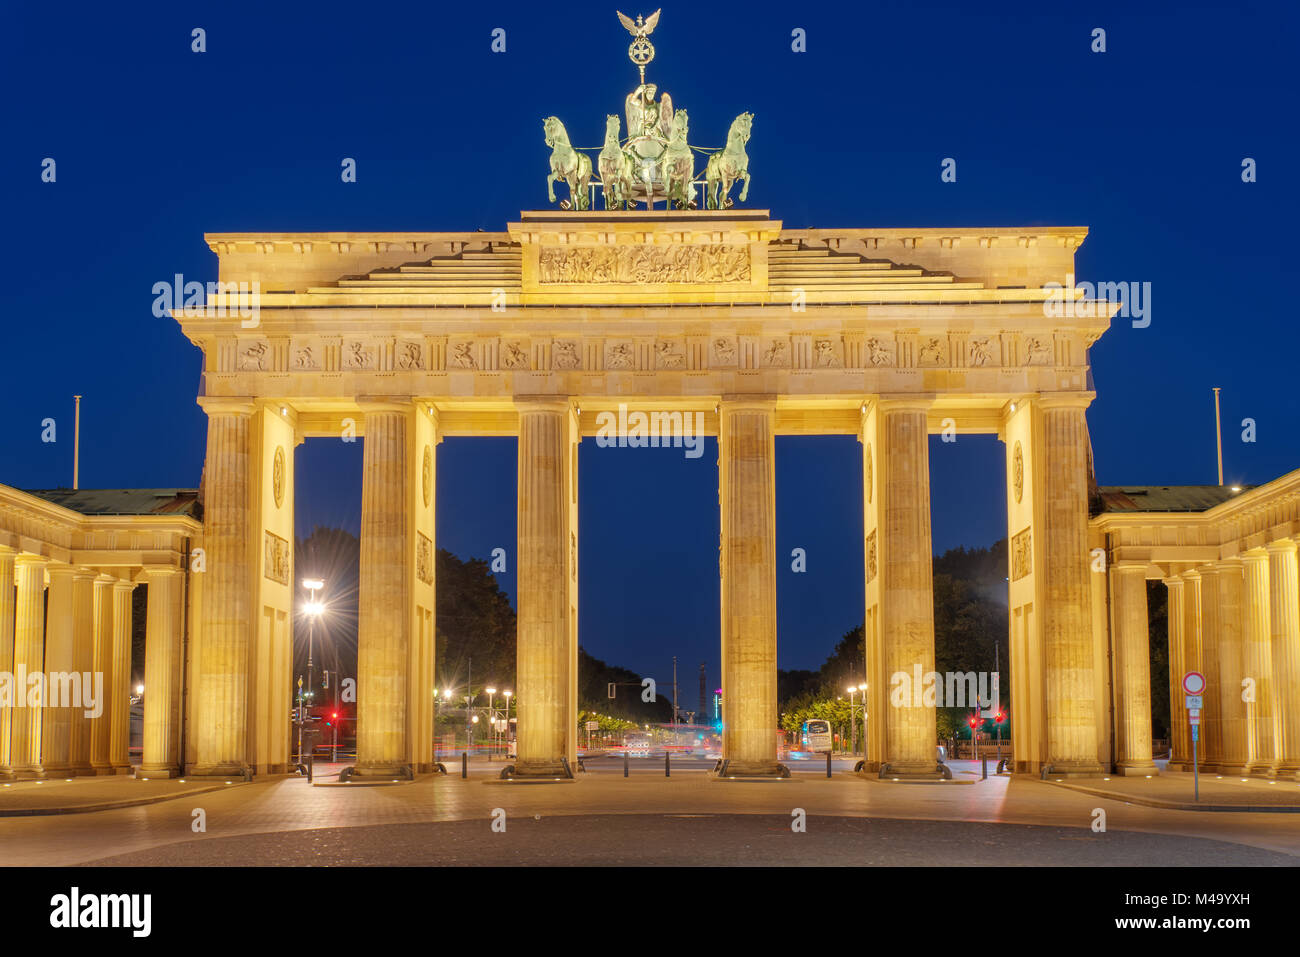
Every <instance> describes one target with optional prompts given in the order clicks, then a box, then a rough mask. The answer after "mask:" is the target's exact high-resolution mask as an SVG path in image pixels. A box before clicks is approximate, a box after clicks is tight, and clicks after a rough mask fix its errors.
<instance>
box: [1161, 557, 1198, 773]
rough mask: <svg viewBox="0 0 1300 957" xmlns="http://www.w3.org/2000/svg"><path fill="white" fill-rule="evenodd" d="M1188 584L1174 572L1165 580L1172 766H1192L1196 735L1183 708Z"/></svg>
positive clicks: (1173, 767)
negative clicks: (1191, 729)
mask: <svg viewBox="0 0 1300 957" xmlns="http://www.w3.org/2000/svg"><path fill="white" fill-rule="evenodd" d="M1186 587H1187V583H1186V582H1185V581H1183V579H1182V578H1181V577H1180V576H1178V575H1174V576H1172V577H1170V578H1166V579H1165V589H1166V592H1167V594H1166V597H1165V608H1166V609H1167V616H1168V622H1169V635H1168V638H1169V769H1170V770H1181V769H1183V768H1184V767H1190V766H1191V761H1192V736H1191V733H1190V728H1189V727H1188V724H1187V709H1186V708H1185V707H1183V674H1184V673H1185V672H1186V671H1187V662H1186V653H1187V651H1186V649H1187V636H1186V626H1185V624H1184V622H1185V620H1186V606H1187V602H1186V600H1185V599H1184V597H1183V595H1184V591H1185V589H1186Z"/></svg>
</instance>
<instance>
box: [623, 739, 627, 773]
mask: <svg viewBox="0 0 1300 957" xmlns="http://www.w3.org/2000/svg"><path fill="white" fill-rule="evenodd" d="M623 777H627V745H624V746H623Z"/></svg>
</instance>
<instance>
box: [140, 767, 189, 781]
mask: <svg viewBox="0 0 1300 957" xmlns="http://www.w3.org/2000/svg"><path fill="white" fill-rule="evenodd" d="M135 776H136V778H178V777H180V776H181V772H180V770H179V769H178V768H177V767H176V765H174V764H169V765H166V766H160V767H146V766H145V765H143V764H142V765H140V767H138V768H136V769H135Z"/></svg>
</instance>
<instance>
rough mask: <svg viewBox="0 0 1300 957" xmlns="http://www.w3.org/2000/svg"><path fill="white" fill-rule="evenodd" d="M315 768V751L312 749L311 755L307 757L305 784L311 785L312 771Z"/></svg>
mask: <svg viewBox="0 0 1300 957" xmlns="http://www.w3.org/2000/svg"><path fill="white" fill-rule="evenodd" d="M315 767H316V749H315V748H314V747H313V748H312V749H311V753H310V754H308V755H307V783H308V784H311V775H312V771H313V770H314V769H315Z"/></svg>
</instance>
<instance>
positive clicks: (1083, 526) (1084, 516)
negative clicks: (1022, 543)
mask: <svg viewBox="0 0 1300 957" xmlns="http://www.w3.org/2000/svg"><path fill="white" fill-rule="evenodd" d="M1088 401H1089V400H1088V398H1087V397H1084V396H1050V397H1044V398H1042V399H1039V400H1038V406H1039V408H1040V409H1041V412H1042V440H1043V482H1044V486H1045V488H1044V503H1043V528H1042V535H1043V542H1042V545H1043V548H1042V551H1041V554H1042V555H1043V566H1044V568H1043V594H1044V595H1045V596H1046V605H1045V607H1044V608H1043V613H1042V622H1043V652H1044V659H1045V666H1046V667H1045V672H1046V685H1047V754H1048V758H1047V760H1048V764H1049V765H1050V766H1051V768H1052V772H1053V774H1055V775H1067V774H1085V775H1086V774H1097V773H1100V771H1101V766H1100V764H1099V763H1098V761H1097V720H1096V714H1097V710H1096V709H1097V702H1096V697H1095V675H1094V673H1093V669H1094V660H1093V647H1092V602H1091V593H1090V591H1089V588H1090V582H1089V578H1088V561H1089V553H1088V466H1087V461H1088V425H1087V421H1086V420H1085V418H1084V410H1085V409H1086V408H1087V405H1088Z"/></svg>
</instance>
